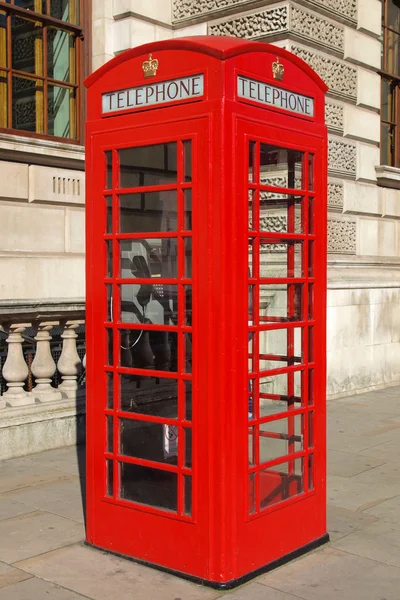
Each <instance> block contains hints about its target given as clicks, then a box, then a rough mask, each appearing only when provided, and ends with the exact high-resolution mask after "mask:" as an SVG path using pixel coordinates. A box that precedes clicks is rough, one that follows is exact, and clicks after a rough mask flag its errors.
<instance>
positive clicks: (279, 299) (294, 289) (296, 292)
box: [259, 283, 303, 324]
mask: <svg viewBox="0 0 400 600" xmlns="http://www.w3.org/2000/svg"><path fill="white" fill-rule="evenodd" d="M259 288H260V317H259V319H260V324H263V323H271V322H276V321H278V322H280V321H300V320H301V316H302V299H303V284H301V283H282V284H277V283H275V284H260V286H259Z"/></svg>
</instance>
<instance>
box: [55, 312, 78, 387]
mask: <svg viewBox="0 0 400 600" xmlns="http://www.w3.org/2000/svg"><path fill="white" fill-rule="evenodd" d="M81 323H83V321H64V322H63V323H62V326H63V333H62V335H61V337H62V339H63V345H62V352H61V356H60V358H59V360H58V363H57V368H58V371H59V373H60V374H61V379H62V383H61V384H60V385H59V386H58V389H59V391H60V392H62V393H63V395H64V394H65V395H66V396H67V398H75V397H76V393H77V390H78V375H79V373H80V371H81V368H82V363H81V360H80V358H79V355H78V352H77V351H76V339H77V337H78V336H77V334H76V331H75V330H76V329H78V327H79V325H80V324H81Z"/></svg>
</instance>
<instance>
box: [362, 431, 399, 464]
mask: <svg viewBox="0 0 400 600" xmlns="http://www.w3.org/2000/svg"><path fill="white" fill-rule="evenodd" d="M399 440H400V435H399V434H397V439H392V440H389V441H386V442H384V443H383V444H377V445H375V446H370V447H369V448H364V449H362V450H360V451H359V452H360V454H362V455H364V456H369V457H372V458H381V459H382V460H384V461H385V462H397V461H399V460H400V444H399Z"/></svg>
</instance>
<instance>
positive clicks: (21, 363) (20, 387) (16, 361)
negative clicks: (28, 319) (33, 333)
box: [2, 323, 35, 406]
mask: <svg viewBox="0 0 400 600" xmlns="http://www.w3.org/2000/svg"><path fill="white" fill-rule="evenodd" d="M29 326H30V324H29V323H13V324H12V325H6V326H4V331H6V332H7V333H8V338H7V340H6V341H7V344H8V352H7V360H6V362H5V363H4V366H3V377H4V379H5V381H6V383H7V387H8V390H7V392H5V393H4V394H3V396H2V402H3V403H5V404H8V405H10V406H24V405H26V404H34V403H35V399H34V398H32V397H31V396H30V395H29V393H28V392H26V391H25V390H24V383H25V380H26V378H27V377H28V374H29V370H28V365H27V364H26V362H25V359H24V353H23V351H22V342H23V337H22V333H23V332H24V331H25V329H26V328H27V327H29Z"/></svg>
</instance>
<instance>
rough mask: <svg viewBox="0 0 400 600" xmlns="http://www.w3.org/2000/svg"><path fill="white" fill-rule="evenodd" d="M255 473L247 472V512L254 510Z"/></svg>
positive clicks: (253, 511) (251, 512) (250, 512)
mask: <svg viewBox="0 0 400 600" xmlns="http://www.w3.org/2000/svg"><path fill="white" fill-rule="evenodd" d="M256 489H257V488H256V473H250V474H249V514H250V515H252V514H253V513H255V512H256Z"/></svg>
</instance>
